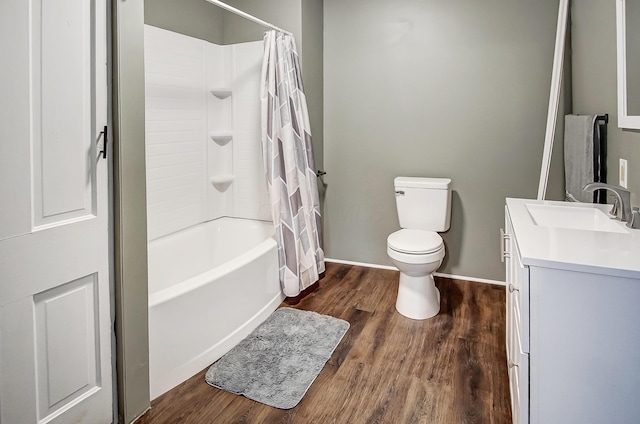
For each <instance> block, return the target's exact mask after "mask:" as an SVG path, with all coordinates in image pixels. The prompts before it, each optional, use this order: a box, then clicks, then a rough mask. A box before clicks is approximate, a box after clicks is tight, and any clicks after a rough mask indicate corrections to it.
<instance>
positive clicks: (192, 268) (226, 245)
mask: <svg viewBox="0 0 640 424" xmlns="http://www.w3.org/2000/svg"><path fill="white" fill-rule="evenodd" d="M272 235H273V224H272V223H271V222H264V221H253V220H247V219H238V218H219V219H216V220H213V221H209V222H205V223H203V224H199V225H196V226H194V227H190V228H188V229H186V230H183V231H180V232H177V233H174V234H170V235H168V236H165V237H161V238H159V239H156V240H153V241H151V242H149V380H150V389H151V399H155V398H156V397H158V396H160V395H161V394H163V393H164V392H166V391H168V390H169V389H171V388H173V387H175V386H176V385H178V384H180V383H181V382H183V381H185V380H186V379H188V378H189V377H191V376H193V375H195V374H196V373H198V372H199V371H201V370H202V369H204V368H205V367H207V366H208V365H210V364H211V363H213V362H214V361H216V360H217V359H218V358H220V357H221V356H222V355H224V354H225V353H227V352H228V351H229V350H230V349H231V348H232V347H233V346H235V345H236V344H237V343H238V342H240V340H242V339H243V338H244V337H246V336H247V335H248V334H249V333H250V332H251V331H252V330H253V329H254V328H255V327H257V326H258V325H259V324H260V323H261V322H263V321H264V320H265V319H266V318H267V317H268V316H269V314H271V312H273V311H274V310H275V309H276V308H277V307H278V305H279V304H280V302H281V301H282V300H283V299H284V295H283V294H282V291H281V290H280V282H279V278H278V256H277V249H276V243H275V241H274V240H273V238H272Z"/></svg>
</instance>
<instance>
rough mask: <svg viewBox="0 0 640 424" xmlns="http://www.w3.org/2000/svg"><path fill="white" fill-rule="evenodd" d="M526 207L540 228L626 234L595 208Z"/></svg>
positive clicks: (618, 223)
mask: <svg viewBox="0 0 640 424" xmlns="http://www.w3.org/2000/svg"><path fill="white" fill-rule="evenodd" d="M526 207H527V211H528V212H529V215H531V219H532V220H533V222H534V223H535V224H536V225H538V226H540V227H553V228H568V229H573V230H586V231H602V232H607V233H627V230H626V229H625V228H624V226H623V225H622V224H621V223H620V222H619V221H615V220H613V219H611V218H609V216H608V215H607V214H606V213H605V212H603V211H602V210H601V209H598V208H596V207H589V206H583V205H580V206H555V205H540V204H527V205H526Z"/></svg>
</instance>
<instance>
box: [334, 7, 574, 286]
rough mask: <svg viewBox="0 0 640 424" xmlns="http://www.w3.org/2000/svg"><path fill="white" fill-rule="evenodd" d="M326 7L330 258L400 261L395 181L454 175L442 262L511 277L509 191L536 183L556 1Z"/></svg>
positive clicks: (480, 274) (522, 192) (526, 192)
mask: <svg viewBox="0 0 640 424" xmlns="http://www.w3.org/2000/svg"><path fill="white" fill-rule="evenodd" d="M324 6H325V9H324V12H325V14H324V28H325V31H324V35H325V37H324V47H325V48H324V52H325V54H324V85H325V91H324V93H325V95H324V111H325V121H324V122H325V125H324V140H325V141H324V156H325V157H324V159H325V168H326V170H327V172H328V175H327V178H326V179H325V181H326V182H327V184H328V185H327V193H326V201H325V222H326V229H325V244H326V253H327V256H328V257H331V258H337V259H344V260H352V261H360V262H368V263H376V264H391V262H390V260H389V259H388V257H387V254H386V238H387V236H388V235H389V234H390V233H391V232H393V231H395V230H397V229H398V228H399V227H398V221H397V217H396V211H395V203H394V202H395V199H394V193H393V178H394V177H395V176H397V175H405V176H429V177H450V178H452V180H453V190H454V194H453V205H452V209H453V211H452V213H453V215H452V224H451V229H450V230H449V231H448V232H447V233H445V234H443V237H444V239H445V243H446V245H447V257H446V259H445V264H444V266H443V267H442V268H441V269H440V271H441V272H444V273H449V274H455V275H462V276H471V277H476V278H487V279H495V280H504V266H503V264H501V263H500V260H499V251H498V250H499V248H498V229H499V228H500V227H501V226H503V220H504V210H503V207H504V199H505V197H525V198H535V196H536V194H537V187H538V179H539V174H540V164H541V159H542V150H543V142H544V132H545V126H546V113H547V105H548V97H549V87H550V83H551V68H552V60H553V49H554V43H555V32H556V31H555V28H556V20H557V14H558V1H545V2H513V1H508V0H491V1H483V2H461V1H450V0H431V1H423V0H400V1H394V2H388V1H382V0H352V1H348V2H345V1H342V0H325V2H324ZM553 169H554V170H556V171H557V170H558V169H559V168H558V166H557V165H556V166H554V167H553ZM561 180H562V178H561V177H560V178H559V177H558V176H557V175H553V176H551V178H550V181H551V182H552V183H553V184H556V185H557V184H560V181H561ZM561 190H562V189H561V188H560V189H558V188H557V187H550V191H551V192H556V193H557V192H559V191H561Z"/></svg>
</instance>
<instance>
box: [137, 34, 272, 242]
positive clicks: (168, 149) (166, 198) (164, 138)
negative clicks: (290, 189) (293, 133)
mask: <svg viewBox="0 0 640 424" xmlns="http://www.w3.org/2000/svg"><path fill="white" fill-rule="evenodd" d="M261 64H262V42H261V41H258V42H252V43H244V44H239V45H229V46H218V45H215V44H212V43H208V42H206V41H203V40H199V39H196V38H192V37H187V36H184V35H181V34H177V33H174V32H171V31H167V30H163V29H159V28H155V27H151V26H148V25H147V26H145V79H146V80H145V88H146V95H145V97H146V98H145V107H146V147H147V214H148V222H147V226H148V239H149V240H153V239H156V238H158V237H162V236H163V235H166V234H170V233H172V232H175V231H179V230H181V229H184V228H187V227H190V226H192V225H195V224H198V223H200V222H204V221H206V220H209V219H215V218H218V217H221V216H237V217H242V218H251V219H263V220H268V219H270V208H269V206H268V198H267V193H266V183H265V181H264V175H263V171H262V159H261V154H262V153H261V145H260V98H259V93H260V91H259V82H260V66H261ZM214 89H215V90H220V89H229V90H230V91H231V93H232V94H231V95H230V96H229V97H227V98H219V97H216V96H215V95H214V94H212V90H214ZM220 134H228V135H230V136H231V137H232V138H231V140H230V141H226V140H222V139H221V138H220V137H219V135H220ZM212 136H213V137H212ZM214 182H215V184H214Z"/></svg>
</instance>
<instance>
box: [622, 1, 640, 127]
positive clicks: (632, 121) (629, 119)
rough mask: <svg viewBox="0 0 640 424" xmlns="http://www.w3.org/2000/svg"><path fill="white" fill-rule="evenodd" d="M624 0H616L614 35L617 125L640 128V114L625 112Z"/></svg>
mask: <svg viewBox="0 0 640 424" xmlns="http://www.w3.org/2000/svg"><path fill="white" fill-rule="evenodd" d="M625 3H626V0H616V36H617V52H618V127H619V128H630V129H636V130H637V129H640V116H638V115H629V114H627V60H626V54H625V53H626V51H627V39H626V33H627V31H626V26H627V24H626V12H625Z"/></svg>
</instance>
